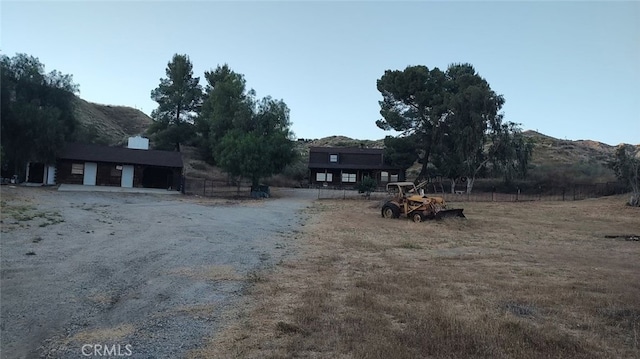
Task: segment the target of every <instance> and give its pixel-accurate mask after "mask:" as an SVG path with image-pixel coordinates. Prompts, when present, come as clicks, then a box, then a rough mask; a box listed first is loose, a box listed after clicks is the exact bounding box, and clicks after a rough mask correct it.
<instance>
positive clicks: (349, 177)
mask: <svg viewBox="0 0 640 359" xmlns="http://www.w3.org/2000/svg"><path fill="white" fill-rule="evenodd" d="M342 182H351V183H355V182H356V174H355V173H343V174H342Z"/></svg>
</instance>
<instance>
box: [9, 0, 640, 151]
mask: <svg viewBox="0 0 640 359" xmlns="http://www.w3.org/2000/svg"><path fill="white" fill-rule="evenodd" d="M0 20H1V26H0V31H1V32H0V52H1V53H2V54H4V55H7V56H14V55H15V54H16V53H26V54H28V55H32V56H35V57H37V58H39V59H40V62H42V63H43V64H44V65H45V70H46V71H47V72H49V71H51V70H54V69H55V70H58V71H61V72H62V73H66V74H71V75H73V80H74V82H75V83H77V84H79V85H80V97H82V98H83V99H85V100H87V101H91V102H96V103H101V104H110V105H119V106H131V107H135V108H138V109H140V110H142V111H143V112H145V113H146V114H149V115H150V114H151V111H152V110H153V109H154V108H156V107H157V104H156V103H155V102H154V101H153V100H151V98H150V92H151V90H153V89H154V88H156V87H157V86H158V84H159V83H160V78H162V77H165V69H166V66H167V63H168V62H169V61H170V60H171V58H172V56H173V55H174V54H176V53H178V54H186V55H188V56H189V58H190V59H191V62H192V63H193V67H194V76H198V77H200V81H201V84H202V85H203V86H204V85H205V84H206V83H205V82H206V81H205V79H204V72H205V71H208V70H212V69H215V68H216V67H217V66H218V65H222V64H225V63H226V64H228V65H229V66H230V67H231V69H233V70H234V71H235V72H238V73H241V74H243V75H244V76H245V79H246V82H247V87H248V88H253V89H254V90H255V91H256V93H257V95H258V97H265V96H271V97H273V98H276V99H282V100H284V102H285V103H286V104H287V105H288V106H289V108H290V110H291V113H290V115H291V121H292V130H293V132H294V133H295V135H296V137H297V138H321V137H326V136H332V135H343V136H348V137H351V138H356V139H380V138H384V137H385V136H387V135H395V132H389V131H383V130H381V129H379V128H378V127H377V126H376V125H375V121H376V120H378V119H380V118H381V116H380V113H379V111H380V105H379V103H378V101H380V100H381V99H382V95H381V94H380V92H378V90H377V88H376V81H377V80H378V79H380V77H381V76H382V75H383V74H384V71H385V70H403V69H405V68H406V67H407V66H413V65H424V66H427V67H428V68H430V69H431V68H434V67H438V68H440V69H442V70H446V68H447V67H448V66H449V65H450V64H453V63H470V64H472V65H473V66H474V67H475V69H476V70H477V72H478V73H479V74H480V75H481V76H482V77H484V78H485V79H486V80H487V81H488V82H489V84H490V86H491V88H492V89H493V90H494V91H495V92H496V93H498V94H501V95H503V96H504V98H505V99H506V103H505V106H504V107H503V109H502V110H503V113H504V120H505V121H512V122H516V123H520V124H521V125H522V128H523V129H524V130H534V131H538V132H541V133H543V134H546V135H549V136H553V137H556V138H560V139H568V140H586V139H590V140H596V141H600V142H604V143H607V144H610V145H617V144H619V143H623V142H624V143H632V144H640V2H637V1H633V2H612V1H607V2H574V1H571V2H569V1H538V2H519V1H502V2H487V1H473V2H455V1H451V2H439V1H438V2H436V1H412V2H379V1H355V2H343V1H320V2H312V1H286V2H282V1H280V2H275V1H259V2H246V1H241V2H218V1H196V2H177V1H176V2H172V1H135V2H126V1H103V2H97V1H79V2H69V1H44V2H34V1H5V0H3V1H2V2H1V3H0Z"/></svg>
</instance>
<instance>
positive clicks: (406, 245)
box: [398, 242, 422, 249]
mask: <svg viewBox="0 0 640 359" xmlns="http://www.w3.org/2000/svg"><path fill="white" fill-rule="evenodd" d="M398 247H399V248H405V249H422V246H421V245H419V244H417V243H413V242H404V243H402V244H400V245H399V246H398Z"/></svg>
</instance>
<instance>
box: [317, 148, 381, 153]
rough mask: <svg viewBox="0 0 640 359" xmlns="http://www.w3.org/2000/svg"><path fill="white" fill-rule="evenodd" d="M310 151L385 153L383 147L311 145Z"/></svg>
mask: <svg viewBox="0 0 640 359" xmlns="http://www.w3.org/2000/svg"><path fill="white" fill-rule="evenodd" d="M309 151H310V152H320V153H370V154H383V153H384V149H383V148H360V147H309Z"/></svg>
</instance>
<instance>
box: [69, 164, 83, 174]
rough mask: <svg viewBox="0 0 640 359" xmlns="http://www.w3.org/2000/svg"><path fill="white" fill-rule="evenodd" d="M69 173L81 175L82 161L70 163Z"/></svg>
mask: <svg viewBox="0 0 640 359" xmlns="http://www.w3.org/2000/svg"><path fill="white" fill-rule="evenodd" d="M71 174H72V175H81V174H84V163H74V164H72V165H71Z"/></svg>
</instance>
